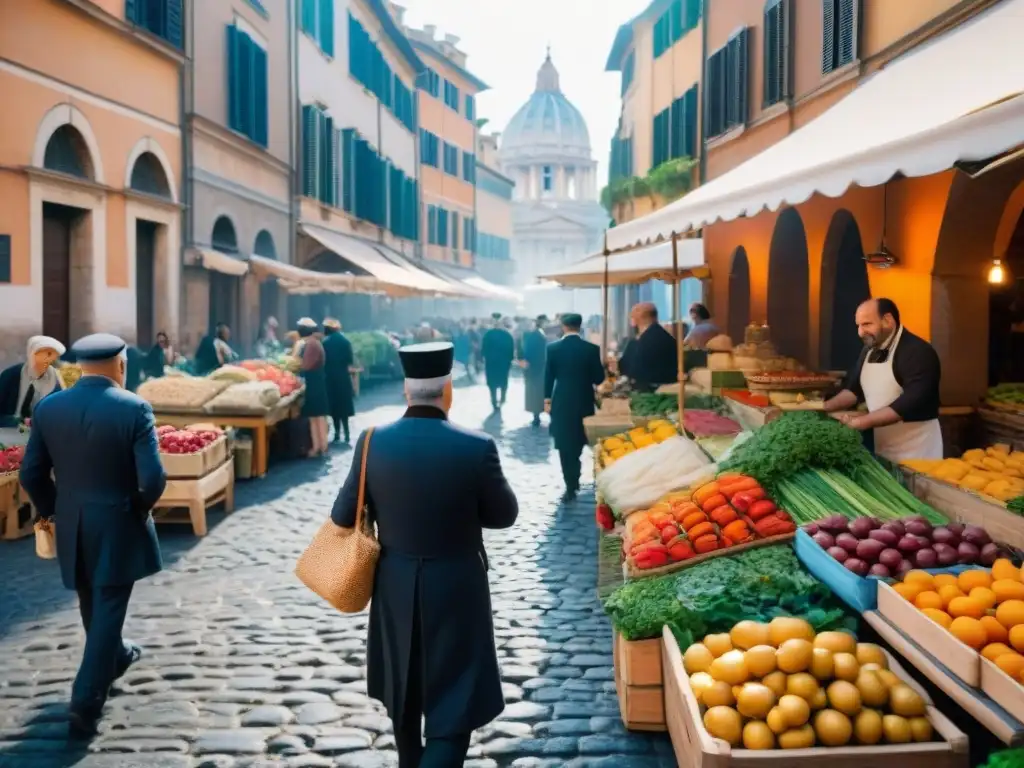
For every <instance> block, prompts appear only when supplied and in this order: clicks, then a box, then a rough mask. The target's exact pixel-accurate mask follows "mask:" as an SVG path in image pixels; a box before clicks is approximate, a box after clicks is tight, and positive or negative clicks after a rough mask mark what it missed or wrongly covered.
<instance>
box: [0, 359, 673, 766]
mask: <svg viewBox="0 0 1024 768" xmlns="http://www.w3.org/2000/svg"><path fill="white" fill-rule="evenodd" d="M455 397H456V404H455V408H454V410H453V414H452V418H453V420H454V421H456V422H458V423H460V424H463V425H466V426H471V427H476V428H483V429H484V430H486V431H487V432H489V433H491V434H492V435H494V436H495V437H496V438H498V440H499V441H500V445H501V456H502V463H503V466H504V468H505V472H506V474H507V475H508V476H509V479H510V480H511V482H512V485H513V487H514V488H515V490H516V492H517V494H518V497H519V503H520V516H519V521H518V522H517V524H516V525H515V526H514V527H513V528H512V529H510V530H507V531H496V532H489V533H488V534H487V537H486V542H487V548H488V553H489V555H490V561H491V568H492V570H491V591H492V596H493V604H494V617H495V629H496V634H497V643H498V653H499V657H500V659H501V664H502V674H503V678H504V688H505V699H506V702H507V706H506V709H505V711H504V713H503V714H502V715H501V717H500V718H499V719H498V720H497V721H495V722H493V723H491V724H490V725H488V726H487V727H485V728H483V729H481V730H479V731H477V732H476V733H475V734H474V736H473V746H472V749H471V751H470V760H469V761H468V762H467V763H466V765H467V766H470V765H471V766H481V767H484V766H494V767H496V766H516V767H517V768H532V767H533V766H538V767H539V766H571V767H573V768H583V767H584V766H602V767H603V766H608V768H612V767H614V768H632V767H633V766H640V767H643V768H647V767H648V766H650V767H651V768H654V767H655V766H672V765H675V760H674V759H673V758H672V757H671V756H670V754H671V750H670V746H669V743H668V740H667V739H666V738H665V737H663V736H648V735H640V734H629V733H627V732H625V731H624V729H623V728H622V725H621V722H620V720H619V713H618V707H617V703H616V698H615V688H614V682H613V679H612V678H613V675H612V657H611V631H610V629H609V626H608V622H607V620H606V618H605V616H604V614H603V612H602V611H601V607H600V605H599V603H598V601H597V598H596V590H595V585H596V570H597V567H596V554H595V550H596V543H597V535H596V533H595V527H594V523H593V502H592V496H591V495H589V492H588V493H585V494H584V497H583V498H582V499H581V500H580V501H579V502H578V503H576V504H574V505H570V506H568V507H563V506H560V505H559V503H558V497H559V495H560V493H561V490H562V489H561V479H560V475H559V471H558V460H557V455H556V454H555V452H554V449H553V447H551V442H550V440H549V438H548V434H547V429H546V427H544V428H541V429H534V428H532V427H531V426H530V424H529V420H530V416H529V415H528V414H526V413H524V412H523V411H522V410H521V408H522V402H523V389H522V382H521V380H518V379H514V380H513V383H512V386H511V391H510V393H509V401H508V405H506V406H505V409H504V413H503V415H502V416H501V417H500V418H499V417H497V416H495V415H492V414H491V413H490V410H491V409H490V406H489V403H488V394H487V390H486V388H485V387H483V386H482V385H474V386H457V388H456V393H455ZM400 398H401V395H400V389H399V388H398V387H397V386H389V387H385V388H383V389H379V390H376V391H372V392H369V393H367V394H365V395H364V396H363V397H362V398H361V399H360V400H359V401H358V402H357V408H358V409H359V411H360V413H359V415H358V416H357V417H356V419H355V422H354V429H353V437H355V435H357V434H358V432H359V430H361V429H362V428H365V427H367V426H370V425H373V424H380V423H383V422H387V421H390V420H393V419H395V418H397V417H398V416H399V415H400V414H401V413H402V410H403V407H402V405H401V403H400ZM351 455H352V454H351V452H348V451H346V452H342V451H340V450H337V449H335V450H333V451H332V453H331V456H330V458H329V459H328V460H326V461H302V462H295V463H291V464H286V465H276V466H274V467H273V468H272V469H271V472H270V473H269V475H268V476H267V477H266V478H265V479H263V480H260V481H249V482H245V483H239V485H238V491H237V496H236V498H237V509H236V511H235V512H234V513H233V514H231V515H230V516H226V517H225V516H224V515H223V514H222V513H220V512H217V513H214V514H213V515H212V519H211V525H210V533H209V535H208V536H206V537H205V538H203V539H197V538H195V537H193V536H192V534H191V531H190V529H188V528H187V526H161V527H160V528H159V533H160V536H161V543H162V546H163V550H164V556H165V570H164V571H163V572H162V573H161V574H159V575H158V576H156V577H154V578H152V579H149V580H147V581H145V582H143V583H140V584H139V585H138V586H137V587H136V589H135V592H134V593H133V596H132V602H131V607H130V609H129V618H128V622H127V626H126V632H125V636H126V637H129V638H131V639H132V640H134V641H136V642H138V643H140V644H141V645H142V646H143V648H144V656H143V658H142V660H141V661H140V662H139V663H138V664H136V665H135V666H134V667H132V669H131V670H130V671H129V672H128V674H127V675H125V677H124V678H123V679H122V680H121V681H120V682H119V683H118V684H117V686H116V687H115V690H114V695H112V697H111V698H110V700H109V702H108V705H107V710H106V716H105V718H104V720H103V723H102V725H101V729H102V730H101V733H100V736H99V737H98V738H96V739H95V740H94V741H93V742H92V743H91V744H89V745H88V746H84V747H78V746H75V745H71V744H69V743H68V742H67V741H66V738H65V735H66V729H67V723H66V713H67V698H68V696H69V693H70V686H71V680H72V678H73V676H74V672H75V668H76V665H77V663H78V660H79V657H80V653H81V644H82V640H83V633H82V631H81V627H80V623H79V617H78V613H77V602H76V599H75V597H74V594H73V593H72V592H69V591H66V590H64V589H63V588H62V587H61V585H60V577H59V574H58V571H57V567H56V564H55V563H52V562H44V561H41V560H38V559H37V558H36V557H35V553H34V548H33V543H32V540H31V539H25V540H22V541H19V542H0V768H58V767H59V768H65V767H69V766H82V768H195V767H198V766H208V767H210V768H214V767H216V768H235V767H237V768H243V767H244V768H257V767H259V768H270V767H271V766H293V767H294V768H305V767H308V768H313V767H315V766H347V767H351V768H376V767H377V766H395V765H397V755H396V753H395V752H394V749H393V743H394V742H393V737H392V736H391V724H390V721H389V720H388V719H387V717H386V715H385V714H384V712H383V709H382V708H381V707H380V706H379V705H378V704H377V702H374V701H372V700H370V699H369V698H367V696H366V684H365V669H364V659H365V654H364V647H365V636H366V616H365V615H359V616H344V615H340V614H338V613H336V612H335V611H333V609H330V608H329V607H327V606H326V604H324V603H323V602H322V601H320V600H319V599H317V598H315V597H314V596H313V595H312V593H310V592H309V591H308V590H306V589H305V588H304V587H303V586H302V585H300V583H299V582H298V580H297V579H296V578H295V577H294V576H293V575H292V568H293V565H294V563H295V560H296V558H297V557H298V555H299V553H300V552H301V550H302V549H303V547H304V546H305V545H306V544H307V543H308V541H309V540H310V538H311V536H312V534H313V532H314V531H315V530H316V528H317V526H318V525H319V524H320V523H321V522H322V521H323V520H324V519H325V518H326V516H327V514H328V512H329V510H330V506H331V503H332V502H333V500H334V496H335V494H336V493H337V490H338V488H339V486H340V484H341V483H342V481H343V480H344V477H345V474H346V472H347V471H348V467H349V463H350V460H351ZM371 457H372V454H371ZM371 461H372V458H371ZM587 461H588V459H587V458H585V459H584V464H585V465H586V463H587ZM585 472H586V471H585ZM584 482H585V484H589V482H590V477H589V472H587V473H586V475H585V477H584ZM587 487H588V488H589V485H588V486H587Z"/></svg>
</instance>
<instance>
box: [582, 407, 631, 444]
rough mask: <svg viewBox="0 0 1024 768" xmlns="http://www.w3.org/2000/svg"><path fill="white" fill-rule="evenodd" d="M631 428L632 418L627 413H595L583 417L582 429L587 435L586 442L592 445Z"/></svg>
mask: <svg viewBox="0 0 1024 768" xmlns="http://www.w3.org/2000/svg"><path fill="white" fill-rule="evenodd" d="M631 429H633V418H632V417H631V416H629V415H628V414H627V415H625V416H603V415H601V414H597V415H594V416H587V417H586V418H585V419H583V430H584V432H585V433H586V435H587V442H588V443H590V445H594V444H595V443H597V442H598V441H599V440H603V439H604V438H606V437H611V436H612V435H618V434H621V433H623V432H629V430H631Z"/></svg>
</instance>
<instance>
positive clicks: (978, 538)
mask: <svg viewBox="0 0 1024 768" xmlns="http://www.w3.org/2000/svg"><path fill="white" fill-rule="evenodd" d="M962 538H963V540H964V541H966V542H967V543H968V544H973V545H974V546H975V547H984V546H985V545H986V544H988V543H989V542H991V541H992V539H991V538H990V537H989V535H988V533H986V532H985V529H984V528H982V527H981V526H978V525H968V526H967V527H966V528H964V533H963V536H962Z"/></svg>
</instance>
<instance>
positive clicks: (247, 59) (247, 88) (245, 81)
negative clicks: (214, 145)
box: [236, 30, 256, 138]
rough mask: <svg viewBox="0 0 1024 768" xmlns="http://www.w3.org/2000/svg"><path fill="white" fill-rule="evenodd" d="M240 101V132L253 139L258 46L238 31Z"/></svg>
mask: <svg viewBox="0 0 1024 768" xmlns="http://www.w3.org/2000/svg"><path fill="white" fill-rule="evenodd" d="M236 37H237V39H238V94H239V96H238V99H239V118H240V120H241V122H240V123H239V126H238V130H239V131H241V132H242V133H244V134H245V135H246V136H248V137H250V138H252V135H253V134H254V133H255V130H254V129H255V122H256V120H255V115H254V114H253V108H252V107H253V101H252V93H253V71H252V64H253V51H252V49H253V48H255V47H256V44H255V43H254V42H253V41H252V38H251V37H249V36H248V35H247V34H245V33H244V32H242V31H241V30H239V31H238V33H237V35H236Z"/></svg>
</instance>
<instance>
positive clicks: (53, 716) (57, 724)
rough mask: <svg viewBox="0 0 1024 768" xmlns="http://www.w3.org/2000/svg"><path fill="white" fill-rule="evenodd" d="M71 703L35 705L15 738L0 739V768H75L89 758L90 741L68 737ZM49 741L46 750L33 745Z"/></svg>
mask: <svg viewBox="0 0 1024 768" xmlns="http://www.w3.org/2000/svg"><path fill="white" fill-rule="evenodd" d="M67 731H68V705H67V703H66V702H63V701H62V702H46V703H43V704H36V705H34V706H33V712H32V715H31V717H30V718H29V720H28V721H27V722H26V723H25V725H24V727H23V728H21V729H19V738H18V740H16V741H5V742H0V768H72V767H73V766H76V765H79V764H80V763H82V762H84V761H85V760H86V759H87V758H88V757H89V754H90V753H89V744H88V742H85V741H71V740H68V739H67ZM40 744H46V745H47V746H48V749H47V750H46V751H45V752H42V753H40V752H38V751H33V750H32V747H34V746H35V747H38V745H40Z"/></svg>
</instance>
